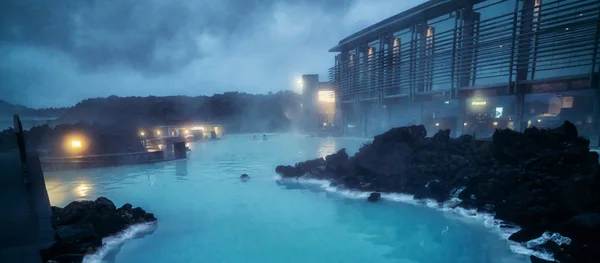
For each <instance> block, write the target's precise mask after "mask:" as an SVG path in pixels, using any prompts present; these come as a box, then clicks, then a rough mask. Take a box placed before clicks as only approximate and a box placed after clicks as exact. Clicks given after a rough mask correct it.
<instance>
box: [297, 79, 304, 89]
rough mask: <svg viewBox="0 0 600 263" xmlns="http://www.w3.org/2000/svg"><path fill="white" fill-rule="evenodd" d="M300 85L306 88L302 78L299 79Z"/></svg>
mask: <svg viewBox="0 0 600 263" xmlns="http://www.w3.org/2000/svg"><path fill="white" fill-rule="evenodd" d="M297 81H298V85H300V87H302V86H304V81H302V78H298V80H297Z"/></svg>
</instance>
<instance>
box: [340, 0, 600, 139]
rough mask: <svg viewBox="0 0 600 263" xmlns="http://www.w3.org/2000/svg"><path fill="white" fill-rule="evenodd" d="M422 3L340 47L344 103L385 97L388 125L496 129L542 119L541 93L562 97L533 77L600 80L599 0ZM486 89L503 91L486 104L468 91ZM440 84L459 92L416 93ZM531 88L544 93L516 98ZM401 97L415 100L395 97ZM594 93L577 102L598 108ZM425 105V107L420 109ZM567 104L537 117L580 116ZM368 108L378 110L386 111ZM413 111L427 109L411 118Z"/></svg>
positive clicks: (585, 83) (568, 84) (380, 101)
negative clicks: (420, 7)
mask: <svg viewBox="0 0 600 263" xmlns="http://www.w3.org/2000/svg"><path fill="white" fill-rule="evenodd" d="M434 9H435V10H434ZM418 12H419V15H407V16H406V19H402V20H399V21H398V22H393V23H392V22H390V24H389V27H388V28H389V30H387V29H385V27H387V25H386V26H382V27H379V29H376V30H378V31H377V32H380V33H379V35H378V34H377V33H375V32H368V33H367V34H364V35H365V36H368V38H369V39H362V40H361V39H360V38H361V37H360V36H356V37H354V38H350V39H354V40H352V42H351V43H350V42H348V43H344V44H343V45H342V43H340V45H339V46H338V47H336V48H339V50H338V51H340V52H341V56H339V58H338V60H337V61H336V66H335V67H334V69H332V70H331V72H334V74H333V75H334V76H333V77H332V81H333V82H334V84H335V87H336V89H337V94H338V96H339V98H341V99H340V103H342V104H343V103H348V104H354V103H357V104H369V105H371V104H374V105H379V106H376V107H375V108H378V107H380V106H382V105H385V106H386V107H387V108H388V109H387V112H388V116H389V117H388V119H387V120H386V121H385V123H386V124H387V125H388V126H397V125H406V124H410V123H414V124H424V125H426V126H427V128H428V130H429V131H436V130H438V129H442V128H451V129H459V130H462V131H463V133H471V134H472V133H474V134H476V135H477V136H478V137H480V136H481V137H485V136H489V135H490V134H491V133H493V131H494V130H495V129H497V128H511V129H523V128H525V127H527V125H528V124H527V122H526V120H529V119H531V120H532V124H536V122H537V120H538V119H539V118H541V117H540V116H538V115H539V114H538V115H535V114H534V115H530V114H531V113H530V109H529V108H528V107H529V106H528V105H529V104H535V105H541V104H540V103H537V102H533V101H532V100H533V98H537V97H543V96H550V97H551V98H552V100H553V101H555V102H556V97H557V95H556V94H558V93H557V91H556V90H546V91H544V90H542V91H540V90H535V91H532V89H531V88H528V87H531V85H535V84H539V83H542V84H543V83H551V82H556V81H558V82H564V83H565V84H564V86H565V89H567V90H569V89H589V88H597V87H596V86H597V85H598V82H599V81H598V80H597V79H600V76H598V73H597V72H600V54H599V53H600V51H599V47H598V45H599V44H598V43H599V40H598V39H599V38H600V35H599V33H598V32H599V30H598V25H599V23H600V22H599V20H600V1H598V0H472V1H456V2H455V3H452V4H450V3H444V4H441V5H438V6H435V7H432V8H430V9H428V10H426V11H425V10H421V11H418ZM365 38H366V37H365ZM594 73H596V77H593V75H592V74H594ZM573 81H577V84H576V85H574V84H572V83H573ZM590 84H592V85H596V86H593V87H591V86H590ZM482 89H498V90H501V91H499V92H495V93H494V95H493V96H491V97H490V96H488V97H486V98H485V102H486V104H485V105H476V104H477V103H478V102H477V101H476V100H477V99H480V98H477V97H475V96H471V95H469V96H467V97H461V95H460V94H463V93H468V92H470V91H472V90H482ZM560 92H563V91H560ZM439 93H444V94H450V95H449V96H450V97H449V100H447V101H442V103H441V104H442V105H438V104H440V102H439V101H424V102H416V99H415V98H416V97H419V96H427V95H430V94H439ZM523 93H543V94H542V95H540V94H529V95H527V96H526V99H525V105H523V100H522V99H521V100H519V99H517V97H519V96H520V97H521V98H522V97H523V96H524V95H522V94H523ZM549 94H550V95H549ZM560 94H566V93H560ZM594 94H595V93H594ZM465 96H466V95H465ZM567 97H570V96H567ZM574 97H576V96H574ZM399 98H401V99H402V100H404V99H406V100H407V101H408V103H401V104H398V103H390V101H395V100H396V99H399ZM592 98H594V97H593V96H592V97H590V98H587V100H589V101H590V102H581V101H585V100H586V99H585V98H578V99H576V100H577V101H578V102H579V103H577V105H579V104H583V105H585V107H587V108H588V110H589V111H590V112H591V109H592V108H594V107H598V106H600V105H596V104H594V103H595V102H593V99H592ZM461 100H462V102H460V103H459V101H461ZM446 102H448V104H446ZM472 103H475V105H473V104H472ZM479 103H481V102H479ZM548 103H550V102H546V104H548ZM590 103H592V104H590ZM550 104H552V103H550ZM554 104H556V103H554ZM554 104H552V105H554ZM588 104H589V105H588ZM459 105H462V106H460V107H459ZM517 105H521V106H517ZM474 106H480V107H474ZM536 107H540V106H536ZM536 107H534V109H537V108H536ZM544 107H546V111H548V109H547V108H548V106H547V105H546V106H544ZM574 107H576V106H574ZM343 108H345V107H343ZM371 108H372V107H371ZM371 108H369V109H371ZM463 108H464V109H463ZM542 108H543V107H542ZM417 109H418V113H419V114H417V115H414V114H413V113H416V111H417ZM521 109H523V113H519V112H520V111H521ZM537 110H539V109H537ZM563 111H564V112H563ZM563 111H561V112H563V113H561V114H562V115H561V114H558V115H556V116H549V115H548V116H545V117H544V118H546V119H547V120H546V119H544V118H541V120H542V121H541V122H539V123H538V124H540V123H551V122H552V120H553V119H556V120H557V121H560V120H564V119H572V118H575V117H576V116H575V115H567V113H568V112H570V111H573V110H563ZM368 112H369V113H368V114H370V115H369V116H376V115H377V114H380V113H378V111H377V110H375V111H371V110H369V111H368ZM548 112H550V111H548ZM352 114H354V115H356V116H355V117H352V118H355V119H356V120H354V122H355V123H359V122H360V123H362V125H368V126H369V127H370V128H368V129H373V131H375V130H376V129H375V128H372V127H375V126H380V123H381V121H379V119H380V118H379V117H370V118H367V117H364V116H362V115H361V114H363V113H361V111H356V110H355V111H353V113H352ZM365 114H366V113H365ZM498 114H500V115H498ZM536 114H537V113H536ZM547 114H550V113H547ZM363 115H364V114H363ZM405 116H422V117H421V119H420V120H412V119H411V120H408V119H406V118H409V117H405ZM453 116H457V117H456V118H455V117H453ZM560 116H564V117H560ZM410 118H412V117H410ZM520 118H522V120H520ZM536 118H538V119H536ZM557 118H558V119H557ZM590 118H591V117H590ZM375 120H377V121H375ZM578 122H579V121H578ZM580 122H581V125H579V126H581V127H582V129H584V130H585V129H588V128H589V127H591V125H587V126H586V121H585V120H581V121H580ZM436 124H437V125H436ZM352 125H354V124H352ZM446 126H448V127H446ZM588 126H589V127H588ZM585 127H588V128H585ZM366 129H367V128H364V129H363V132H362V133H363V134H366V133H367V132H365V131H366ZM589 129H591V128H589Z"/></svg>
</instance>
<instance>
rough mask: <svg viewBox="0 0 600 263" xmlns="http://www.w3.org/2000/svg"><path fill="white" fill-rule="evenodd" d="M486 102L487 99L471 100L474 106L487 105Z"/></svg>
mask: <svg viewBox="0 0 600 263" xmlns="http://www.w3.org/2000/svg"><path fill="white" fill-rule="evenodd" d="M486 104H487V101H485V100H483V101H473V102H471V105H473V106H485V105H486Z"/></svg>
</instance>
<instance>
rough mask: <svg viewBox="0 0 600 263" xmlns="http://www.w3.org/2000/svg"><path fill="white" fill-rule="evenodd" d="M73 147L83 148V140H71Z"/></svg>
mask: <svg viewBox="0 0 600 263" xmlns="http://www.w3.org/2000/svg"><path fill="white" fill-rule="evenodd" d="M71 147H73V148H81V141H71Z"/></svg>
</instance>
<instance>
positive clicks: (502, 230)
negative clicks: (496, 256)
mask: <svg viewBox="0 0 600 263" xmlns="http://www.w3.org/2000/svg"><path fill="white" fill-rule="evenodd" d="M276 179H277V180H290V179H285V178H283V179H282V177H277V178H276ZM294 181H297V182H299V183H306V184H314V185H318V186H320V187H321V188H323V189H324V190H326V191H327V192H334V193H338V194H341V195H343V196H345V197H348V198H352V199H363V198H367V197H368V196H369V194H370V192H361V191H358V190H348V189H346V188H343V187H337V186H331V181H329V180H320V179H311V178H303V177H300V178H298V179H297V180H296V179H294ZM463 190H464V188H461V189H456V191H453V195H455V197H453V198H451V199H450V201H447V202H445V203H439V202H437V201H435V200H433V199H415V197H414V195H410V194H401V193H382V194H381V198H382V199H386V200H390V201H394V202H401V203H405V204H411V205H420V206H427V207H429V208H433V209H436V210H439V211H443V212H446V213H450V214H451V215H455V217H454V218H455V219H458V220H461V221H463V222H467V223H479V224H483V225H484V226H485V227H486V228H488V229H490V230H491V231H492V232H493V233H494V234H496V235H498V236H499V237H501V238H502V239H504V240H506V241H507V242H508V244H509V248H510V250H511V251H512V252H514V253H516V254H521V255H525V256H531V255H534V256H536V257H538V258H541V259H545V260H550V261H552V260H554V257H553V255H552V254H551V253H544V252H540V251H536V250H534V249H533V248H534V247H536V246H538V245H541V244H543V243H545V242H546V241H548V240H552V241H554V242H556V243H557V244H559V245H560V244H568V243H570V239H569V238H567V237H562V236H561V235H559V234H557V233H544V235H542V236H541V237H539V238H537V239H534V240H531V241H529V242H527V243H525V244H520V243H517V242H513V241H509V240H508V238H509V237H510V235H512V234H514V233H515V232H517V231H519V230H520V227H518V226H515V225H510V224H506V223H505V222H504V221H502V220H499V219H496V218H495V217H494V215H493V214H489V213H482V212H478V211H477V210H476V209H466V208H462V207H459V206H457V204H456V202H460V201H461V200H460V199H458V197H456V196H457V195H458V193H460V192H462V191H463ZM502 225H505V226H508V227H501V226H502Z"/></svg>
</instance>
